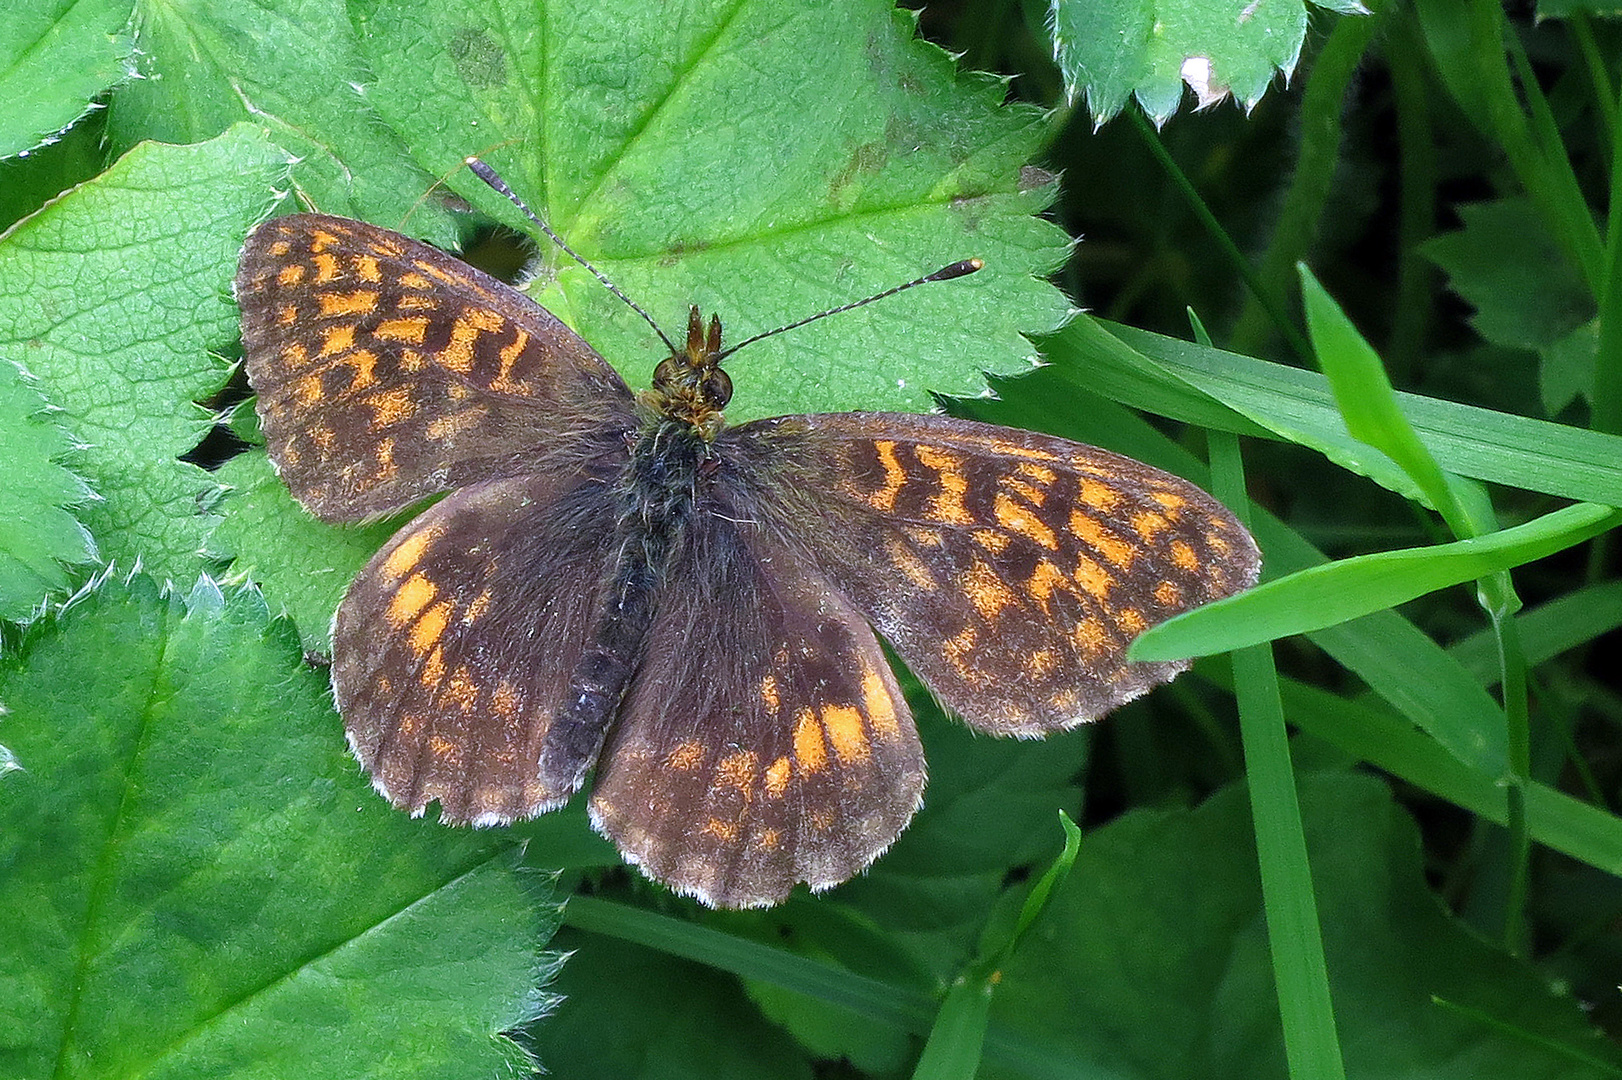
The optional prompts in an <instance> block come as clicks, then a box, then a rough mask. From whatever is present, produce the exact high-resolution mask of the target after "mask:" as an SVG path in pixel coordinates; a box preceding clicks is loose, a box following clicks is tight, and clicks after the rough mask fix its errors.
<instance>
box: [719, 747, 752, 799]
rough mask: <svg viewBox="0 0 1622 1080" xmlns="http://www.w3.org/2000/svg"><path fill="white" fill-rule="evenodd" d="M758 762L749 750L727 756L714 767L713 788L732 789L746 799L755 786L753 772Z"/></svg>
mask: <svg viewBox="0 0 1622 1080" xmlns="http://www.w3.org/2000/svg"><path fill="white" fill-rule="evenodd" d="M759 766H760V762H759V760H758V759H757V758H756V757H755V755H754V753H753V752H752V751H749V750H739V751H738V752H737V753H733V754H728V755H727V756H726V757H724V758H722V759H721V760H720V761H718V762H716V765H715V780H714V786H715V787H718V788H732V789H733V790H734V791H739V792H742V793H743V794H744V796H745V797H747V796H748V795H749V794H750V792H751V791H753V789H754V786H755V772H756V770H757V769H758V768H759Z"/></svg>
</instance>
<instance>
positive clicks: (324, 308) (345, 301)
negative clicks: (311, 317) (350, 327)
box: [315, 289, 378, 319]
mask: <svg viewBox="0 0 1622 1080" xmlns="http://www.w3.org/2000/svg"><path fill="white" fill-rule="evenodd" d="M377 299H378V297H377V293H375V292H373V291H372V290H370V289H356V290H355V291H354V292H323V293H316V294H315V302H316V304H317V305H319V306H320V309H321V317H322V318H323V319H338V318H344V319H352V318H355V317H357V316H360V315H370V314H371V313H372V312H373V311H375V310H376V309H377Z"/></svg>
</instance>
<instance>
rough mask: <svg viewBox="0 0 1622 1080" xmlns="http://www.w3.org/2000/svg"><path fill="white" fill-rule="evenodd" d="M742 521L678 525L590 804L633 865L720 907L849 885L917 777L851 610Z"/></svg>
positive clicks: (906, 802) (915, 796) (915, 758)
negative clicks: (681, 534) (678, 537)
mask: <svg viewBox="0 0 1622 1080" xmlns="http://www.w3.org/2000/svg"><path fill="white" fill-rule="evenodd" d="M711 509H712V510H714V509H716V508H713V507H712V508H711ZM740 512H745V511H743V510H742V508H734V509H725V510H719V511H717V512H715V513H704V514H701V516H699V517H698V518H696V519H695V520H694V522H693V524H692V526H691V528H689V529H688V530H687V533H686V537H685V539H684V543H683V546H682V547H681V548H680V549H679V550H678V551H677V553H676V556H675V559H674V561H673V563H672V566H671V568H670V577H669V580H670V581H672V582H676V583H679V587H669V588H665V589H663V590H662V591H661V593H660V596H659V601H658V605H657V614H656V616H655V621H654V624H653V627H652V629H651V630H650V632H649V636H648V641H647V648H646V651H645V653H644V656H645V659H644V661H643V664H642V667H641V668H640V670H639V671H638V673H637V675H636V677H635V679H634V681H633V682H632V685H631V687H630V690H629V692H628V694H627V696H626V699H625V702H624V704H623V705H622V707H621V710H620V717H619V722H618V724H617V726H616V727H615V729H614V730H613V731H612V732H611V733H610V735H609V741H608V744H607V745H606V746H605V748H604V750H603V754H602V758H601V760H600V763H599V765H598V772H597V780H596V784H595V787H594V788H593V792H592V799H591V816H592V821H593V823H594V824H595V825H596V827H597V829H598V831H600V832H602V833H603V834H605V835H606V836H608V837H609V838H610V839H612V840H613V841H614V843H615V844H616V845H617V846H618V848H619V850H620V852H621V853H622V854H623V855H624V856H625V858H626V859H627V860H629V861H630V862H633V863H635V864H637V865H639V866H640V867H641V868H642V869H643V871H644V872H646V873H647V874H648V875H649V876H650V877H653V878H655V879H657V880H659V881H662V882H664V883H665V884H667V885H669V886H670V887H671V888H673V889H675V890H676V891H677V892H680V893H685V894H687V895H691V896H695V897H697V898H699V899H700V900H702V901H703V902H704V903H706V904H710V905H712V906H718V907H730V908H737V907H761V906H765V905H769V904H774V903H777V902H778V901H780V900H782V899H783V898H784V897H785V896H787V895H788V893H789V891H790V890H791V889H792V888H793V887H794V885H795V884H796V883H797V882H807V883H809V884H810V886H811V887H812V888H813V889H824V888H828V887H831V886H833V885H837V884H839V883H840V882H842V881H845V880H847V879H848V878H850V877H851V876H852V875H854V874H856V873H857V872H859V871H860V870H861V869H862V868H864V867H865V866H867V865H868V863H870V862H872V861H873V859H874V858H876V857H877V856H878V855H879V853H881V852H882V851H883V850H884V849H885V848H887V847H889V845H890V843H891V842H892V841H893V840H894V839H895V838H896V836H897V835H898V834H899V833H900V832H901V830H902V829H903V828H905V827H906V824H907V822H908V821H909V820H911V818H912V815H913V813H914V812H915V811H916V810H917V808H918V803H919V800H920V798H921V796H922V792H923V785H924V757H923V748H922V746H921V745H920V743H919V741H918V734H917V731H916V730H915V729H914V727H913V722H912V714H911V713H910V712H909V710H908V709H907V704H906V701H905V700H904V699H903V698H902V696H901V692H900V690H899V688H898V687H897V686H896V682H895V677H894V676H893V675H892V674H891V672H890V668H889V665H888V664H887V663H886V661H885V659H884V654H883V651H882V650H881V649H880V648H879V644H878V641H877V640H876V639H875V638H874V636H873V632H872V630H870V629H869V628H868V626H867V624H866V622H865V621H864V620H863V618H862V615H861V613H860V612H859V611H857V610H856V609H855V608H854V607H852V606H851V604H850V603H849V602H847V601H846V600H845V599H844V598H843V597H841V596H840V595H839V592H838V590H837V589H835V588H834V587H833V585H832V584H831V583H830V582H829V581H828V580H827V579H826V578H825V577H823V576H822V575H821V574H820V573H819V572H818V570H817V569H816V567H815V566H814V565H813V564H811V563H809V562H807V561H806V560H804V559H803V558H800V557H798V556H796V555H795V554H794V553H793V552H791V551H790V550H789V549H788V548H786V547H784V546H782V545H780V544H778V543H775V542H774V541H773V540H772V539H771V537H770V535H769V534H768V533H767V532H765V531H763V530H760V529H758V528H755V527H754V526H752V525H750V524H749V523H747V522H744V521H743V520H742V519H741V518H740V517H739V516H738V514H739V513H740Z"/></svg>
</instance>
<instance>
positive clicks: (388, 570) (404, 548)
mask: <svg viewBox="0 0 1622 1080" xmlns="http://www.w3.org/2000/svg"><path fill="white" fill-rule="evenodd" d="M438 536H439V530H437V529H417V530H415V531H413V532H411V533H409V534H407V535H406V537H405V539H403V540H401V541H400V543H399V544H398V545H397V546H396V547H395V549H394V550H393V551H391V552H389V554H388V557H387V558H385V559H384V560H383V572H384V573H385V574H387V575H388V576H389V577H391V578H402V577H404V576H405V574H406V571H408V570H410V569H411V568H412V567H414V566H416V565H417V562H418V560H420V559H421V558H422V553H423V552H424V551H426V550H427V549H428V545H429V544H431V543H433V542H434V540H435V539H437V538H438ZM424 584H428V583H427V581H426V580H424ZM428 587H429V588H433V586H432V585H431V584H430V585H428Z"/></svg>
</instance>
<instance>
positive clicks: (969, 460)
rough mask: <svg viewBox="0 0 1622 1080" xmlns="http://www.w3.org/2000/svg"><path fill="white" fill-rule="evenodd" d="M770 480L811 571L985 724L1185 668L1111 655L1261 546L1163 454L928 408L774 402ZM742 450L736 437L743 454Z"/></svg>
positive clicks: (1141, 684) (947, 697) (1232, 573)
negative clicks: (1167, 467)
mask: <svg viewBox="0 0 1622 1080" xmlns="http://www.w3.org/2000/svg"><path fill="white" fill-rule="evenodd" d="M729 439H730V440H732V441H736V442H738V443H741V444H747V443H758V444H761V445H763V446H766V447H769V448H770V449H769V451H765V452H760V451H757V452H755V453H754V454H753V456H754V457H755V458H757V459H759V460H760V461H761V462H762V464H761V465H760V466H759V467H760V468H761V469H762V470H763V471H764V472H765V473H767V474H768V475H769V476H770V477H771V481H770V485H769V488H768V489H767V490H768V494H769V496H770V497H771V498H773V499H777V498H782V497H783V496H782V493H783V492H799V491H807V490H809V491H815V492H818V493H819V495H818V497H817V498H816V499H814V500H810V501H806V500H803V499H796V498H792V497H791V499H790V502H789V503H788V504H786V505H779V507H778V509H777V510H776V513H777V514H778V515H779V516H783V517H809V518H810V519H812V520H815V521H817V523H818V524H817V526H816V527H815V528H814V529H805V528H803V527H802V528H801V529H800V533H801V535H803V536H806V537H808V538H809V537H815V538H816V539H817V541H818V543H816V544H815V545H814V547H813V549H812V554H813V556H814V557H815V558H816V559H817V560H818V562H819V563H820V565H821V566H822V569H823V570H824V572H825V573H826V574H827V576H828V578H829V579H830V580H831V581H832V582H834V584H835V585H836V586H837V587H838V588H839V589H840V590H841V591H842V592H843V593H844V594H845V596H847V597H848V598H849V599H850V600H851V602H852V603H854V604H855V605H856V607H857V608H859V609H860V610H861V611H862V612H863V613H864V614H865V615H866V616H867V618H868V619H869V620H871V621H872V623H873V625H874V626H875V627H876V628H877V629H878V630H879V632H880V633H881V634H883V635H884V636H885V637H886V638H887V639H888V640H889V641H890V643H891V644H892V645H893V646H894V647H895V649H896V651H897V652H898V653H899V654H900V655H901V657H902V658H903V659H904V660H905V661H906V662H907V665H908V666H909V667H910V668H912V670H913V671H914V672H915V673H916V674H917V675H918V676H919V677H920V678H921V679H922V680H923V681H924V683H925V684H926V685H927V686H928V687H929V688H930V690H931V691H933V692H934V693H935V694H936V695H937V696H938V697H939V698H940V699H941V700H942V701H943V702H945V703H946V704H947V705H948V706H950V707H951V708H952V709H953V710H954V711H955V712H957V713H958V714H960V715H961V716H962V717H963V718H964V719H965V720H967V721H968V722H969V723H970V724H972V725H973V726H975V727H977V728H980V729H981V730H984V731H989V732H992V733H996V734H1014V735H1038V734H1042V733H1044V732H1050V731H1055V730H1060V729H1063V728H1067V727H1071V726H1074V725H1075V724H1078V723H1081V722H1083V721H1086V720H1091V719H1095V718H1097V717H1098V716H1101V715H1102V714H1104V713H1105V712H1108V711H1109V710H1110V709H1112V708H1114V707H1116V706H1117V705H1120V704H1121V703H1123V702H1125V701H1128V700H1131V699H1132V698H1134V697H1137V696H1138V695H1140V694H1142V693H1143V692H1144V691H1146V690H1148V689H1149V688H1151V687H1153V686H1156V685H1158V684H1160V683H1163V682H1166V681H1167V680H1169V679H1171V678H1172V677H1173V676H1174V675H1176V674H1177V673H1178V672H1179V671H1182V670H1184V669H1185V668H1186V667H1187V666H1188V665H1187V663H1184V662H1176V663H1153V664H1137V663H1128V662H1127V660H1126V648H1127V646H1128V645H1129V644H1130V643H1131V641H1132V639H1133V638H1135V637H1136V636H1137V635H1138V634H1140V633H1142V632H1143V630H1145V629H1147V628H1148V627H1150V626H1153V625H1155V624H1156V623H1159V622H1163V621H1165V620H1166V619H1168V618H1170V617H1171V616H1173V615H1176V614H1178V613H1180V612H1183V611H1187V610H1189V609H1191V608H1194V607H1197V606H1199V605H1200V604H1204V603H1208V602H1209V601H1211V600H1215V599H1218V598H1220V597H1223V596H1228V595H1231V594H1232V593H1235V592H1238V591H1240V590H1241V589H1244V588H1247V587H1249V586H1250V585H1252V584H1254V583H1255V581H1256V575H1257V571H1258V567H1259V557H1258V554H1257V552H1256V548H1255V545H1254V543H1253V542H1252V541H1251V539H1250V536H1249V534H1248V533H1246V532H1245V530H1244V528H1243V527H1242V526H1240V525H1239V523H1238V522H1237V521H1236V520H1234V518H1233V516H1232V515H1231V514H1230V513H1229V512H1228V511H1227V510H1226V509H1225V508H1224V507H1223V506H1222V505H1221V504H1220V503H1218V502H1216V500H1214V499H1212V498H1211V497H1210V496H1209V495H1207V494H1205V493H1204V492H1203V491H1201V490H1200V489H1199V488H1197V487H1195V486H1194V485H1192V484H1190V483H1188V482H1187V481H1185V480H1182V479H1180V478H1178V477H1175V476H1172V475H1170V474H1169V473H1165V472H1162V471H1160V470H1158V469H1155V468H1152V467H1150V466H1147V465H1144V464H1142V463H1141V462H1137V461H1133V460H1132V459H1130V458H1124V457H1121V456H1120V455H1118V454H1113V453H1110V452H1108V451H1106V450H1100V449H1098V448H1096V447H1090V446H1084V445H1082V444H1079V443H1074V442H1069V441H1067V440H1064V439H1056V438H1051V437H1048V436H1042V435H1036V434H1032V433H1029V432H1022V431H1015V430H1012V429H1009V428H1001V427H994V426H991V425H987V424H979V423H975V422H973V421H967V420H958V419H953V418H950V417H943V416H922V415H914V414H894V413H839V414H831V415H822V416H800V417H779V418H776V419H773V420H766V421H758V422H756V423H752V424H745V425H742V426H741V427H739V428H736V429H733V430H732V431H730V432H727V433H724V434H723V436H722V440H723V441H727V440H729ZM742 452H743V451H740V453H742Z"/></svg>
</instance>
